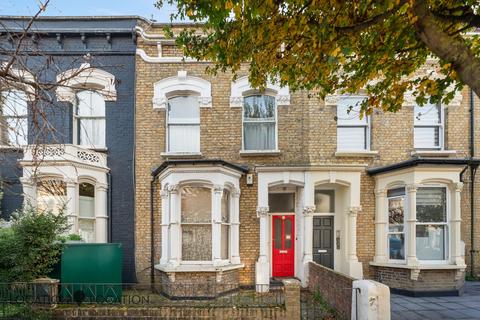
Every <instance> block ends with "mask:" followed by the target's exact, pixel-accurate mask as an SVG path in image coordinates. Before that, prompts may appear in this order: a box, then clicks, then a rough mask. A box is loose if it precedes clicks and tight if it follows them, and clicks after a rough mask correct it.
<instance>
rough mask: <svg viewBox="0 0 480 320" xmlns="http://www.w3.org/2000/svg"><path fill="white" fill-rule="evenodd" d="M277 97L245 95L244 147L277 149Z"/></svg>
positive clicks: (248, 148) (246, 148) (250, 148)
mask: <svg viewBox="0 0 480 320" xmlns="http://www.w3.org/2000/svg"><path fill="white" fill-rule="evenodd" d="M275 108H276V106H275V98H274V97H272V96H266V95H255V96H248V97H245V99H244V103H243V148H244V149H245V150H275V149H276V116H275Z"/></svg>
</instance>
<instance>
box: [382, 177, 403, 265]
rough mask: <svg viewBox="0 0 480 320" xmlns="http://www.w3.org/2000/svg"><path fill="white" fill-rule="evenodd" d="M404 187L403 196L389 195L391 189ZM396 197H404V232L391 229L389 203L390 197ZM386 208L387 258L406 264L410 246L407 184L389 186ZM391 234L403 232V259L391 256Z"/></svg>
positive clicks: (391, 261)
mask: <svg viewBox="0 0 480 320" xmlns="http://www.w3.org/2000/svg"><path fill="white" fill-rule="evenodd" d="M401 188H403V189H404V195H403V196H393V197H389V196H388V191H389V190H395V189H401ZM396 198H403V231H402V232H391V231H390V222H389V203H388V201H389V200H390V199H396ZM385 199H386V208H385V212H386V213H387V224H386V241H387V259H388V261H389V262H390V263H398V264H405V262H406V261H407V248H408V245H407V241H408V236H407V226H406V224H405V222H406V219H407V216H408V210H407V208H408V204H407V203H408V194H407V190H406V187H405V186H396V187H391V188H388V190H387V195H386V198H385ZM391 234H403V241H404V243H403V253H404V254H403V255H404V258H403V259H391V258H390V235H391Z"/></svg>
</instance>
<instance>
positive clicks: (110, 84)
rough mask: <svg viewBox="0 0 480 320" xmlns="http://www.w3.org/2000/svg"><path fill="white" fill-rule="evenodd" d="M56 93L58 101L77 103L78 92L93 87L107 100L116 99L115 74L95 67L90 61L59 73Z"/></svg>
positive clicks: (92, 88)
mask: <svg viewBox="0 0 480 320" xmlns="http://www.w3.org/2000/svg"><path fill="white" fill-rule="evenodd" d="M57 83H59V84H61V85H60V86H58V87H57V90H56V94H57V99H58V101H68V102H71V103H75V100H76V97H75V95H76V92H77V91H78V90H80V89H83V90H85V89H91V90H95V92H97V93H99V94H101V95H102V96H103V98H104V99H105V101H116V100H117V90H116V89H115V76H114V75H113V74H111V73H108V72H106V71H104V70H101V69H98V68H93V67H91V66H90V64H89V63H84V64H82V65H81V66H80V67H79V68H76V69H70V70H67V71H65V72H63V73H60V74H59V75H57Z"/></svg>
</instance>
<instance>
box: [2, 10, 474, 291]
mask: <svg viewBox="0 0 480 320" xmlns="http://www.w3.org/2000/svg"><path fill="white" fill-rule="evenodd" d="M0 20H1V21H2V24H3V25H5V26H7V27H8V28H9V29H10V30H13V31H15V30H18V32H20V31H21V30H23V27H24V26H25V25H24V24H25V21H26V19H25V18H20V17H2V18H0ZM185 26H187V27H191V26H188V25H180V24H179V25H175V26H174V27H173V31H174V32H175V31H178V30H179V29H181V28H183V27H185ZM163 27H164V25H162V24H156V23H152V22H150V21H147V20H145V19H142V18H138V17H88V18H85V17H84V18H82V17H77V18H69V17H65V18H42V19H39V20H38V21H37V22H36V23H35V24H34V27H33V28H32V30H31V31H30V32H29V41H31V42H32V46H34V47H35V48H36V49H35V50H37V52H39V53H41V54H37V55H36V56H35V58H31V56H29V57H30V58H29V60H28V61H27V62H25V63H28V65H29V66H32V69H35V65H37V66H44V65H46V64H47V61H50V60H48V59H47V58H48V57H53V58H54V60H55V63H56V64H57V65H58V66H59V67H58V68H57V71H56V72H52V71H50V72H47V73H42V72H39V73H38V74H33V73H32V74H30V73H26V72H25V71H22V70H21V68H19V66H16V68H17V69H16V71H15V72H17V73H18V74H21V75H22V76H23V77H31V78H32V79H33V78H35V77H46V79H50V80H51V81H64V82H66V85H65V86H60V87H58V89H57V90H56V91H55V92H53V93H52V94H53V96H54V97H55V99H54V100H55V104H54V105H52V106H48V107H46V108H45V109H44V112H45V117H46V119H48V120H49V124H50V126H48V128H50V130H47V131H41V130H40V131H38V130H39V128H43V129H45V128H46V126H39V125H38V123H36V122H35V121H34V119H33V117H32V114H31V112H32V111H31V108H29V106H31V104H32V103H33V101H32V100H35V94H34V89H33V88H29V87H23V88H20V89H21V90H19V88H18V87H17V88H14V89H12V88H0V89H1V90H2V97H3V99H2V113H1V117H2V124H4V126H3V128H6V129H5V130H2V131H1V132H0V134H1V136H0V137H1V142H2V147H1V148H0V153H1V154H2V156H1V159H0V160H1V164H0V170H1V171H0V177H1V180H2V185H3V189H4V193H5V195H4V198H3V200H2V203H1V205H2V210H1V212H2V213H3V214H4V215H5V217H8V215H10V213H11V212H12V211H13V210H14V209H16V208H19V207H20V206H21V204H22V202H26V201H30V202H31V203H32V204H34V205H37V206H40V207H42V208H51V209H53V210H55V209H56V208H58V207H59V206H60V205H61V204H62V203H66V204H67V214H68V215H69V218H70V221H71V224H72V230H71V231H72V232H73V233H80V234H81V235H82V237H83V238H84V239H86V240H87V241H89V242H114V243H117V242H118V243H122V244H123V250H124V251H123V253H124V261H123V262H124V273H123V282H139V283H145V284H148V283H150V282H155V283H162V284H168V285H169V286H166V287H165V288H175V287H176V286H177V287H182V286H183V285H189V284H192V283H193V284H195V283H199V284H205V283H207V284H208V283H212V284H215V290H216V292H217V293H218V292H221V291H222V290H224V291H229V290H232V289H235V288H237V287H241V286H255V287H256V289H257V290H258V291H266V290H268V289H269V286H270V285H271V283H275V280H276V279H278V278H285V277H287V278H288V277H295V278H298V279H300V280H301V281H302V284H303V285H306V284H307V283H308V280H309V270H308V266H309V263H310V262H312V261H314V262H316V263H318V264H321V265H324V266H326V267H328V268H331V269H334V270H336V271H338V272H340V273H343V274H346V275H349V276H352V277H354V278H366V279H375V280H377V281H380V282H383V283H385V284H387V285H388V286H390V288H392V289H396V290H397V291H399V292H404V293H408V294H432V293H433V294H459V293H461V291H462V288H463V284H464V279H465V272H466V271H469V270H472V271H473V272H474V273H477V274H478V272H479V271H480V259H479V256H478V254H477V253H476V249H478V247H479V239H480V228H478V227H475V225H476V224H478V223H476V222H475V220H474V217H475V214H476V211H478V207H479V202H478V199H479V196H478V188H474V187H475V186H476V185H477V183H472V181H474V180H473V177H474V173H475V171H476V168H477V166H478V164H479V163H480V162H479V160H477V159H476V158H475V149H476V148H477V147H478V141H480V139H479V132H480V131H479V130H477V129H476V128H478V127H479V120H478V119H479V117H478V116H477V115H478V114H480V108H479V107H480V104H479V102H478V99H477V98H476V97H474V96H473V95H472V94H471V92H470V91H469V90H468V89H465V90H464V91H462V92H458V93H457V94H456V95H455V97H454V98H453V100H452V101H451V102H450V104H449V105H432V104H427V105H425V106H423V107H419V106H417V105H416V104H415V99H414V96H407V97H405V104H404V106H403V108H402V109H401V110H400V111H399V112H397V113H385V112H382V111H381V110H375V112H374V113H373V114H372V115H371V116H368V117H367V116H366V117H361V116H360V114H359V112H358V103H359V102H361V101H362V100H363V99H365V95H364V93H363V92H358V94H356V95H340V94H339V95H332V96H328V97H327V98H326V99H325V100H324V101H322V100H320V99H317V98H316V97H312V95H311V94H310V93H309V92H305V91H298V92H293V91H291V90H290V89H289V88H288V87H281V86H279V85H278V84H277V83H268V85H267V86H266V89H265V90H263V91H259V90H257V89H255V88H253V87H252V86H251V85H250V83H249V81H248V78H247V76H246V75H247V69H246V67H247V66H245V69H244V70H243V72H242V73H241V74H240V76H239V77H238V78H236V79H235V80H234V78H233V77H232V75H231V74H229V73H219V74H218V75H215V76H214V75H212V74H209V73H207V72H206V71H205V68H206V67H207V66H209V65H210V63H209V62H203V61H200V62H199V61H194V60H191V59H188V58H184V57H182V54H181V51H180V50H179V48H177V47H176V46H175V43H174V40H172V39H168V38H167V37H166V35H165V34H164V31H163ZM1 41H2V46H10V47H9V48H10V49H11V50H13V45H12V44H11V41H9V40H8V39H6V38H2V40H1ZM49 59H51V58H49ZM4 60H5V59H4ZM49 63H50V62H49ZM39 70H42V69H41V68H40V69H39ZM435 70H436V65H435V62H434V61H431V62H430V63H429V64H428V65H426V66H425V67H424V69H422V70H421V72H424V73H425V74H429V75H431V76H435ZM7 102H8V103H7ZM7 106H10V107H8V108H7ZM11 106H14V112H13V111H11V110H12V108H11ZM350 109H352V110H350ZM10 111H11V112H10ZM52 128H53V129H52ZM39 160H41V161H39ZM52 190H55V192H53V193H52V192H51V191H52ZM206 288H207V289H205V290H208V288H209V287H208V286H207V287H206ZM210 288H212V287H210ZM173 290H174V289H173ZM198 294H199V295H202V294H203V292H198Z"/></svg>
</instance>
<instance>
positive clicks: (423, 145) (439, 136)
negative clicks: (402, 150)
mask: <svg viewBox="0 0 480 320" xmlns="http://www.w3.org/2000/svg"><path fill="white" fill-rule="evenodd" d="M443 121H444V120H443V111H442V107H441V106H440V105H439V104H430V103H429V104H425V105H424V106H422V107H420V106H418V105H415V108H414V147H415V148H417V149H443Z"/></svg>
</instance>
